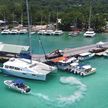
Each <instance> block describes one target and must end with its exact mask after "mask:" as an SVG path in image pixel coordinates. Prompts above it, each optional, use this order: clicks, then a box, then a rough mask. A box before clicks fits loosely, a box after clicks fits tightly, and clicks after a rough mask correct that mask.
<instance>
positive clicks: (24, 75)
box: [1, 68, 46, 81]
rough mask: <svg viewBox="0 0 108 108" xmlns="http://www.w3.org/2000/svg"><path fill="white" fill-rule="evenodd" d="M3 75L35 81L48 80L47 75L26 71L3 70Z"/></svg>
mask: <svg viewBox="0 0 108 108" xmlns="http://www.w3.org/2000/svg"><path fill="white" fill-rule="evenodd" d="M1 70H2V72H3V73H5V74H7V75H12V76H16V77H22V78H27V79H33V80H43V81H45V80H46V75H43V74H42V75H41V74H33V73H29V72H28V73H27V72H26V71H23V72H19V71H12V70H7V69H3V68H2V69H1Z"/></svg>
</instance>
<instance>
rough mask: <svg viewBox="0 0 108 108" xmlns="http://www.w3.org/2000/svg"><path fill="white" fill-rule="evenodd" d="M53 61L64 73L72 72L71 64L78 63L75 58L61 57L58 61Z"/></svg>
mask: <svg viewBox="0 0 108 108" xmlns="http://www.w3.org/2000/svg"><path fill="white" fill-rule="evenodd" d="M60 58H61V59H60ZM52 61H53V62H55V65H56V66H57V68H58V69H60V70H63V71H67V70H70V64H71V63H78V60H77V59H76V58H75V57H70V58H69V57H59V58H58V59H54V60H52Z"/></svg>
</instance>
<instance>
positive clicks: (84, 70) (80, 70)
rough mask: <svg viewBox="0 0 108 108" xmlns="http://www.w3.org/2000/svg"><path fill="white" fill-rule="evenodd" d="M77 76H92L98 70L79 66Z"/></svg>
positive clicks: (88, 66)
mask: <svg viewBox="0 0 108 108" xmlns="http://www.w3.org/2000/svg"><path fill="white" fill-rule="evenodd" d="M76 72H77V74H80V75H81V76H86V75H90V74H93V73H95V72H96V68H92V67H91V65H83V66H79V68H77V70H76Z"/></svg>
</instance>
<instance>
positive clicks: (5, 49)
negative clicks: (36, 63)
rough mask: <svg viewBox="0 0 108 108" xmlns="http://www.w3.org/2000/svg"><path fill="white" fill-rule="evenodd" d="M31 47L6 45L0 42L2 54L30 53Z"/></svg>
mask: <svg viewBox="0 0 108 108" xmlns="http://www.w3.org/2000/svg"><path fill="white" fill-rule="evenodd" d="M28 50H29V46H21V45H13V44H4V43H2V42H0V52H6V53H13V54H19V53H20V52H21V51H28Z"/></svg>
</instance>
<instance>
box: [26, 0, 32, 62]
mask: <svg viewBox="0 0 108 108" xmlns="http://www.w3.org/2000/svg"><path fill="white" fill-rule="evenodd" d="M26 9H27V21H28V37H29V45H30V56H31V63H32V47H31V34H30V32H31V29H30V15H29V5H28V0H26Z"/></svg>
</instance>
